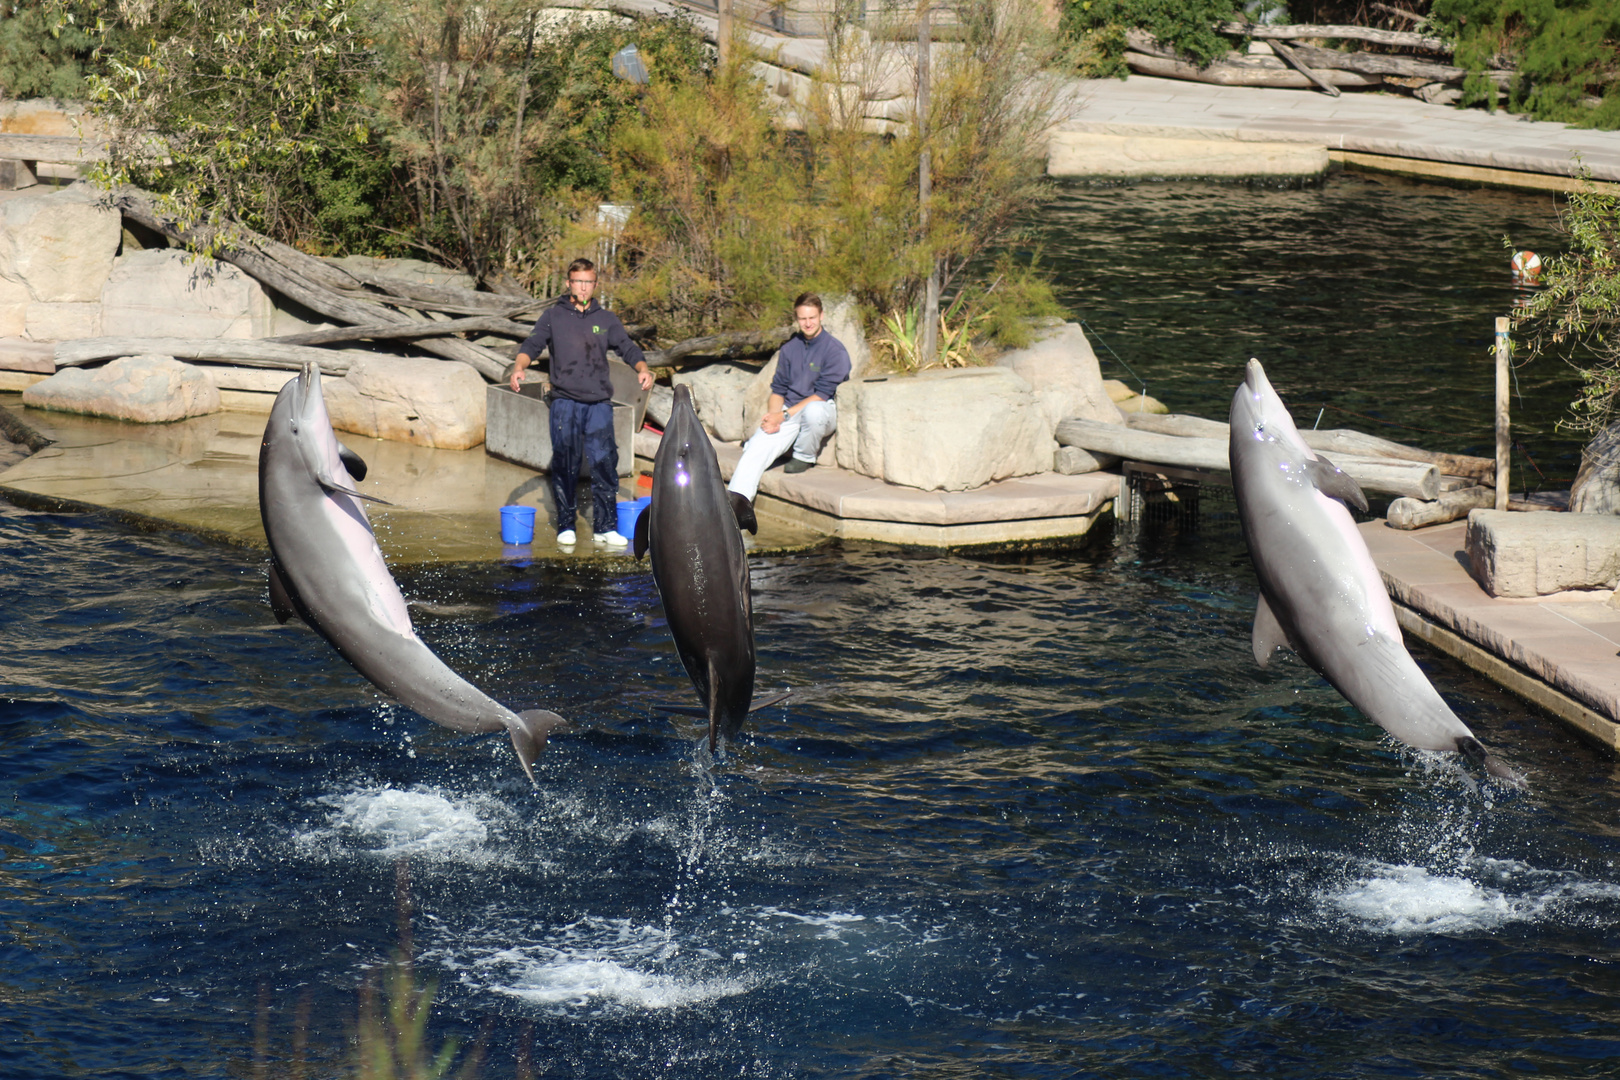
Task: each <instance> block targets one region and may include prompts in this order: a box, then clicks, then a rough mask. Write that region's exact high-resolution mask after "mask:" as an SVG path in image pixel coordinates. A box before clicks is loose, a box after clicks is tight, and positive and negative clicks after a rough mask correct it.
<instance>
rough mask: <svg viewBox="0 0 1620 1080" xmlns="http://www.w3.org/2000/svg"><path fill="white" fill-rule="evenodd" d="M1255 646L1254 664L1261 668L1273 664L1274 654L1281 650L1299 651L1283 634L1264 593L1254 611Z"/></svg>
mask: <svg viewBox="0 0 1620 1080" xmlns="http://www.w3.org/2000/svg"><path fill="white" fill-rule="evenodd" d="M1253 645H1254V662H1255V663H1257V664H1259V665H1260V666H1261V667H1265V666H1267V665H1268V664H1270V663H1271V656H1272V654H1273V653H1275V652H1276V651H1277V650H1278V649H1279V648H1281V649H1290V650H1292V651H1294V652H1298V651H1299V650H1298V649H1295V648H1294V643H1293V642H1291V641H1289V640H1288V635H1287V634H1286V633H1284V632H1283V628H1282V624H1281V623H1279V622H1278V621H1277V616H1276V615H1274V614H1272V611H1271V605H1270V604H1268V603H1266V596H1265V594H1264V593H1261V594H1260V603H1258V604H1256V605H1255V609H1254V639H1253Z"/></svg>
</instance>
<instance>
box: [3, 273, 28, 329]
mask: <svg viewBox="0 0 1620 1080" xmlns="http://www.w3.org/2000/svg"><path fill="white" fill-rule="evenodd" d="M32 300H33V297H32V296H30V295H29V293H28V286H26V285H24V284H23V283H22V282H20V281H7V280H6V279H5V278H0V338H9V337H17V338H20V337H22V336H23V335H24V334H25V333H27V332H28V305H29V303H30V302H31V301H32Z"/></svg>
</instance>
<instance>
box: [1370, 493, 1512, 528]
mask: <svg viewBox="0 0 1620 1080" xmlns="http://www.w3.org/2000/svg"><path fill="white" fill-rule="evenodd" d="M1495 502H1496V492H1495V491H1493V490H1491V489H1490V488H1488V487H1479V486H1477V485H1476V486H1474V487H1466V488H1462V489H1460V490H1458V491H1446V492H1442V493H1441V495H1440V497H1439V498H1438V499H1435V500H1434V501H1433V502H1424V501H1423V500H1421V499H1396V500H1395V501H1394V502H1392V503H1390V504H1389V514H1388V515H1387V516H1386V518H1385V520H1387V521H1388V522H1389V524H1390V527H1391V528H1394V529H1421V528H1423V527H1424V526H1426V525H1444V524H1445V523H1446V522H1448V521H1456V520H1457V519H1458V518H1465V517H1467V516H1468V511H1470V510H1483V509H1486V508H1487V507H1490V506H1492V505H1494V504H1495Z"/></svg>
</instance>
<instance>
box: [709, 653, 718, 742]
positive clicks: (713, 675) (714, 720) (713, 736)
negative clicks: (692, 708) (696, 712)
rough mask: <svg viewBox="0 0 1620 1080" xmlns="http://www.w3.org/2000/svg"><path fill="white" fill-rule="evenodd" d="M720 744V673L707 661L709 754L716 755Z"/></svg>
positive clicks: (711, 662) (712, 660) (711, 659)
mask: <svg viewBox="0 0 1620 1080" xmlns="http://www.w3.org/2000/svg"><path fill="white" fill-rule="evenodd" d="M719 742H720V673H719V672H718V671H716V670H714V659H713V658H712V657H711V658H710V659H709V753H711V754H713V753H717V752H718V750H717V749H716V748H717V746H718V745H719Z"/></svg>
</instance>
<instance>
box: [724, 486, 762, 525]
mask: <svg viewBox="0 0 1620 1080" xmlns="http://www.w3.org/2000/svg"><path fill="white" fill-rule="evenodd" d="M726 494H727V495H729V496H731V512H732V514H733V515H734V516H735V517H736V518H737V528H739V529H747V530H748V531H749V532H750V533H753V534H754V535H755V536H758V535H759V522H758V520H756V519H755V517H754V504H753V503H752V502H750V501H749V500H748V496H746V495H744V494H743V493H742V492H740V491H728V492H726Z"/></svg>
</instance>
